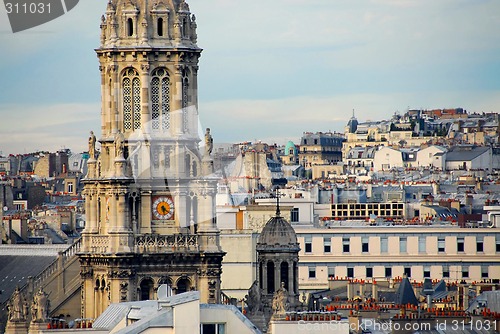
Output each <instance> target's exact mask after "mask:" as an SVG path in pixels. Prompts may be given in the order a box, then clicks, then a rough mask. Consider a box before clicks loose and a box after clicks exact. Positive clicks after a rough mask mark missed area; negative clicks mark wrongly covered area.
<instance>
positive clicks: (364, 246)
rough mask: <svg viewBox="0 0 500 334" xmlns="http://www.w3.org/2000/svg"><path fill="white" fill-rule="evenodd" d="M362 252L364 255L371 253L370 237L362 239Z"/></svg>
mask: <svg viewBox="0 0 500 334" xmlns="http://www.w3.org/2000/svg"><path fill="white" fill-rule="evenodd" d="M361 251H362V252H363V253H368V252H369V246H368V237H363V238H362V239H361Z"/></svg>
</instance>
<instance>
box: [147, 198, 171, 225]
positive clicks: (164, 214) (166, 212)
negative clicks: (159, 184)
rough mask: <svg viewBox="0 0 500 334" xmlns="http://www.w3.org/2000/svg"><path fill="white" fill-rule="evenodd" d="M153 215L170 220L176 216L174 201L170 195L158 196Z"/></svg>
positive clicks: (156, 217)
mask: <svg viewBox="0 0 500 334" xmlns="http://www.w3.org/2000/svg"><path fill="white" fill-rule="evenodd" d="M152 212H153V217H154V218H155V219H160V220H170V219H172V218H173V217H174V201H173V200H172V198H171V197H170V196H160V197H157V198H156V199H155V200H154V202H153V207H152Z"/></svg>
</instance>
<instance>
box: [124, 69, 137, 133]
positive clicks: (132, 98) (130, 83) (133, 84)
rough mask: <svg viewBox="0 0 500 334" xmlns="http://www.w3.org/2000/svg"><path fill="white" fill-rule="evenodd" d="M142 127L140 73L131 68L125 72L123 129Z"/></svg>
mask: <svg viewBox="0 0 500 334" xmlns="http://www.w3.org/2000/svg"><path fill="white" fill-rule="evenodd" d="M140 128H141V80H140V79H139V73H138V72H137V71H136V70H135V69H133V68H129V69H127V70H125V72H124V73H123V129H124V130H125V131H133V130H137V129H140Z"/></svg>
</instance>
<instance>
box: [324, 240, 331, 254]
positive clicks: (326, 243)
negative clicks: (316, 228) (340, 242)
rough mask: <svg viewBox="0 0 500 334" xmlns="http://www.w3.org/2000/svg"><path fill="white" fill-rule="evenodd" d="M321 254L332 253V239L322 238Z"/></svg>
mask: <svg viewBox="0 0 500 334" xmlns="http://www.w3.org/2000/svg"><path fill="white" fill-rule="evenodd" d="M323 252H325V253H331V252H332V238H330V237H324V238H323Z"/></svg>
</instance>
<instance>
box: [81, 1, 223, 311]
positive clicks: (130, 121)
mask: <svg viewBox="0 0 500 334" xmlns="http://www.w3.org/2000/svg"><path fill="white" fill-rule="evenodd" d="M196 28H197V24H196V21H195V17H194V15H192V14H191V13H190V9H189V6H188V5H187V4H186V3H185V1H184V0H163V1H162V0H155V1H146V0H110V1H109V3H108V5H107V9H106V14H105V15H104V16H103V17H102V20H101V46H100V48H99V49H97V50H96V52H97V56H98V58H99V63H100V66H99V69H100V72H101V91H102V108H101V109H102V110H101V137H100V139H99V140H98V142H99V143H100V151H99V152H98V150H97V149H96V148H95V145H96V144H95V143H96V141H95V140H94V139H93V138H92V136H93V134H91V137H90V138H89V151H92V153H93V154H92V155H91V157H90V159H89V161H88V174H87V177H86V179H85V181H84V182H85V189H84V196H85V205H86V207H85V209H86V217H87V221H86V227H85V230H84V233H83V245H82V250H81V253H80V254H79V256H80V264H81V278H82V281H83V282H82V317H84V318H95V317H97V316H99V315H100V314H101V313H102V312H103V311H104V310H105V308H106V307H107V306H108V305H109V304H110V303H116V302H123V301H133V300H142V299H153V298H156V290H157V288H158V286H159V285H160V284H168V285H169V286H170V290H169V291H171V293H173V294H175V293H180V292H183V291H188V290H199V291H200V293H201V301H202V302H204V303H207V302H208V303H217V302H219V299H220V297H219V296H220V274H221V262H222V257H223V255H224V253H223V251H222V250H221V248H220V245H219V231H218V229H217V226H216V221H215V194H216V184H217V180H216V179H215V178H213V177H212V176H211V175H212V173H213V161H212V160H211V157H210V153H211V152H210V153H208V154H207V152H209V151H211V149H207V148H205V149H200V142H201V139H200V138H199V136H198V114H197V105H198V97H197V73H198V60H199V58H200V56H201V51H202V50H201V49H200V48H199V47H198V46H197V45H196V42H197V34H196ZM210 138H211V137H210ZM210 144H211V143H210ZM200 151H202V152H204V153H200ZM94 152H95V153H94ZM97 153H99V154H97Z"/></svg>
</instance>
